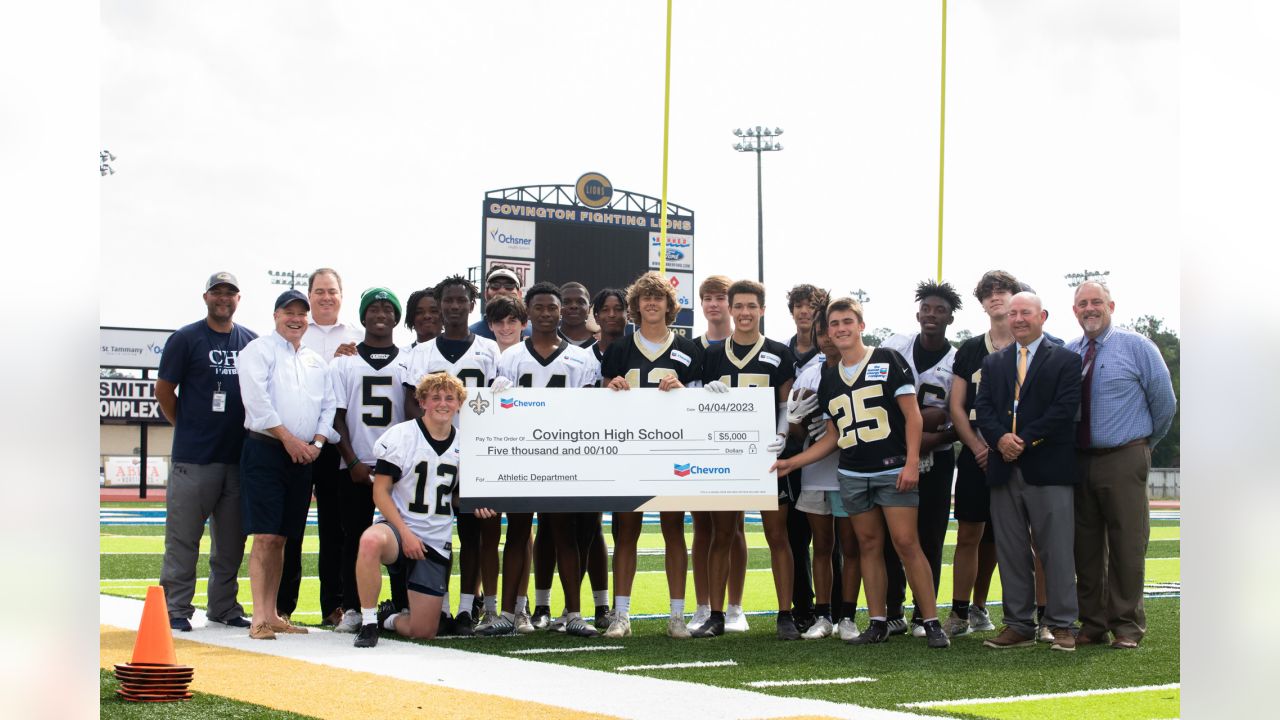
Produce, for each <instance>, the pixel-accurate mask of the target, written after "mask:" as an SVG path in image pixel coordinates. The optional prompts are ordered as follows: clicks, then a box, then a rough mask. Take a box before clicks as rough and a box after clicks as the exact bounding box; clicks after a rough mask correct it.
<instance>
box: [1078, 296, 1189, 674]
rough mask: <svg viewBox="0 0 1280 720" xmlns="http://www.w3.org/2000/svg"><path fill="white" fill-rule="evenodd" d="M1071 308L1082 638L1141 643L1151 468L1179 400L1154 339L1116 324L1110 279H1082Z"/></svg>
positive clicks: (1129, 645)
mask: <svg viewBox="0 0 1280 720" xmlns="http://www.w3.org/2000/svg"><path fill="white" fill-rule="evenodd" d="M1072 309H1073V310H1074V311H1075V314H1076V319H1077V320H1078V321H1079V322H1080V327H1081V329H1083V330H1084V335H1082V336H1081V337H1079V338H1076V339H1075V340H1072V341H1071V342H1070V343H1069V344H1068V345H1067V348H1068V349H1069V350H1071V351H1073V352H1075V353H1078V354H1080V355H1081V356H1083V358H1084V361H1083V362H1084V365H1083V368H1082V373H1083V375H1084V379H1083V384H1082V386H1081V402H1080V424H1079V426H1078V427H1077V428H1076V452H1077V453H1078V455H1077V460H1078V467H1079V471H1080V484H1079V485H1077V486H1076V489H1075V502H1076V506H1075V518H1076V539H1075V556H1076V574H1077V576H1078V577H1077V588H1076V589H1077V598H1078V600H1079V603H1080V635H1079V637H1078V638H1077V641H1078V642H1079V643H1080V644H1086V645H1091V644H1095V643H1103V642H1107V640H1108V637H1107V635H1108V633H1111V634H1113V635H1115V640H1114V641H1113V642H1112V643H1111V647H1113V648H1116V649H1120V650H1127V649H1133V648H1136V647H1138V643H1140V642H1141V641H1142V636H1143V635H1145V634H1146V632H1147V618H1146V613H1145V612H1144V611H1143V608H1142V588H1143V584H1144V580H1145V577H1146V554H1147V540H1148V539H1149V537H1150V522H1149V515H1150V511H1149V509H1148V506H1147V472H1148V471H1149V470H1150V469H1151V450H1152V448H1154V447H1155V445H1156V443H1158V442H1159V441H1160V439H1161V438H1162V437H1164V435H1165V433H1166V432H1168V431H1169V425H1170V424H1171V423H1172V422H1173V413H1174V409H1175V408H1176V406H1177V401H1176V400H1175V399H1174V395H1173V383H1172V381H1171V380H1170V378H1169V368H1168V367H1167V366H1166V365H1165V362H1164V358H1163V357H1161V355H1160V350H1159V349H1158V348H1156V346H1155V344H1154V343H1152V342H1151V341H1150V340H1148V339H1147V338H1145V337H1143V336H1142V335H1139V334H1138V333H1136V332H1133V331H1132V330H1125V329H1123V328H1117V327H1114V326H1113V325H1112V324H1111V312H1112V311H1113V310H1114V309H1115V302H1113V301H1112V300H1111V292H1110V291H1109V290H1108V289H1107V288H1106V286H1105V285H1103V284H1101V283H1098V282H1086V283H1081V284H1080V287H1078V288H1077V289H1076V295H1075V304H1074V306H1073V308H1072Z"/></svg>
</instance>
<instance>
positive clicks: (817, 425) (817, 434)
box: [808, 396, 827, 442]
mask: <svg viewBox="0 0 1280 720" xmlns="http://www.w3.org/2000/svg"><path fill="white" fill-rule="evenodd" d="M815 397H816V396H815ZM808 431H809V441H810V442H818V441H819V440H821V439H822V436H823V435H826V434H827V419H826V418H824V417H822V416H821V415H819V416H818V417H816V418H814V419H813V422H811V423H809V427H808Z"/></svg>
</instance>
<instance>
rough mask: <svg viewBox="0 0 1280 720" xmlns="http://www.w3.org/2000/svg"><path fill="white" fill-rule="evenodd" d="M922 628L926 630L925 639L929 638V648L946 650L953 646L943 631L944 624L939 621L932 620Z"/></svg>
mask: <svg viewBox="0 0 1280 720" xmlns="http://www.w3.org/2000/svg"><path fill="white" fill-rule="evenodd" d="M920 627H921V628H923V629H924V633H925V637H927V638H929V647H931V648H944V647H950V646H951V641H950V640H948V639H947V634H946V633H945V632H943V631H942V624H941V623H939V622H938V621H937V620H930V621H928V622H926V623H925V624H924V625H921V626H920Z"/></svg>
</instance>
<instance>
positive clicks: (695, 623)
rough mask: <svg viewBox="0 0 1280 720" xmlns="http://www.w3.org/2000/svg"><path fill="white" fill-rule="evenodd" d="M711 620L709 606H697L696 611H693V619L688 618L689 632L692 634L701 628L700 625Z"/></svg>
mask: <svg viewBox="0 0 1280 720" xmlns="http://www.w3.org/2000/svg"><path fill="white" fill-rule="evenodd" d="M709 619H711V606H710V605H699V606H698V609H697V610H694V611H693V617H692V618H689V625H688V627H689V632H693V631H694V630H697V629H698V628H700V627H702V623H704V622H706V621H707V620H709Z"/></svg>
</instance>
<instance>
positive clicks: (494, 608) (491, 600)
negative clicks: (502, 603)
mask: <svg viewBox="0 0 1280 720" xmlns="http://www.w3.org/2000/svg"><path fill="white" fill-rule="evenodd" d="M484 611H485V612H486V613H496V612H498V596H497V595H485V596H484Z"/></svg>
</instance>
